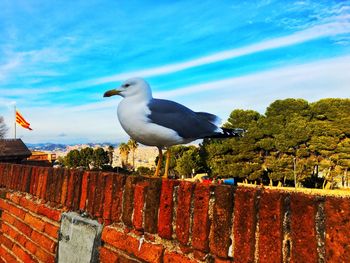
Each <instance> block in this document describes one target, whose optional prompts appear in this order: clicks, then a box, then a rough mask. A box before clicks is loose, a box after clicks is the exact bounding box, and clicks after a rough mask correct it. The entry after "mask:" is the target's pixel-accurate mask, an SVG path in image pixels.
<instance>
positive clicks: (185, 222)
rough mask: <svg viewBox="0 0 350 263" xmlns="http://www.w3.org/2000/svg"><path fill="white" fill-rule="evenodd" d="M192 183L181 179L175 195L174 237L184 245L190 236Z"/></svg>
mask: <svg viewBox="0 0 350 263" xmlns="http://www.w3.org/2000/svg"><path fill="white" fill-rule="evenodd" d="M193 188H194V184H193V183H191V182H187V181H182V182H180V184H179V189H178V196H177V216H176V231H175V232H176V237H177V240H178V241H179V242H180V243H181V244H183V245H186V244H187V243H188V240H189V236H190V220H191V200H192V192H193Z"/></svg>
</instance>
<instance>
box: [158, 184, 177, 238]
mask: <svg viewBox="0 0 350 263" xmlns="http://www.w3.org/2000/svg"><path fill="white" fill-rule="evenodd" d="M174 186H175V180H163V181H162V188H161V194H160V204H159V215H158V235H159V236H160V237H162V238H166V239H171V238H172V234H173V224H172V223H173V208H174V200H173V193H174Z"/></svg>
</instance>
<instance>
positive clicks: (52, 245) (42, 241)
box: [30, 231, 56, 253]
mask: <svg viewBox="0 0 350 263" xmlns="http://www.w3.org/2000/svg"><path fill="white" fill-rule="evenodd" d="M30 237H31V239H32V240H33V241H34V242H35V243H37V244H38V245H40V246H41V247H43V248H45V249H46V250H47V251H48V252H51V253H54V252H55V249H56V242H55V241H53V240H51V239H50V238H48V237H46V236H44V235H43V234H41V233H39V232H37V231H33V232H32V235H31V236H30Z"/></svg>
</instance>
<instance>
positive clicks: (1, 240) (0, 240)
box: [0, 234, 14, 250]
mask: <svg viewBox="0 0 350 263" xmlns="http://www.w3.org/2000/svg"><path fill="white" fill-rule="evenodd" d="M0 245H3V246H5V247H7V248H8V249H10V250H12V248H13V245H14V242H13V241H12V240H11V239H9V238H7V237H5V235H3V234H1V235H0Z"/></svg>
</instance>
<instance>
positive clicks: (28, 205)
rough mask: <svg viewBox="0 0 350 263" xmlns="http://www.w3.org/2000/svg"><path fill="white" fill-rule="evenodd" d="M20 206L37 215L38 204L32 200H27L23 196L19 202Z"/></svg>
mask: <svg viewBox="0 0 350 263" xmlns="http://www.w3.org/2000/svg"><path fill="white" fill-rule="evenodd" d="M19 204H20V206H21V207H23V208H25V209H28V210H29V211H31V212H33V213H37V212H38V207H39V204H38V203H36V202H35V201H34V200H33V199H29V198H27V197H25V196H23V197H22V198H21V200H20V203H19Z"/></svg>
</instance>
